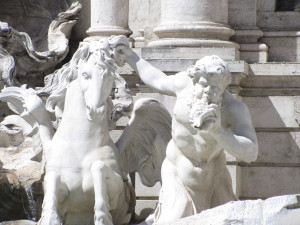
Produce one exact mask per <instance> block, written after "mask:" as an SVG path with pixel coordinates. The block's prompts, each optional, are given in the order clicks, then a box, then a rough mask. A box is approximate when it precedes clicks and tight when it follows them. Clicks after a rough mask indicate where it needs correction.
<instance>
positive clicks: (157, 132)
mask: <svg viewBox="0 0 300 225" xmlns="http://www.w3.org/2000/svg"><path fill="white" fill-rule="evenodd" d="M171 122H172V119H171V116H170V114H169V112H168V111H167V109H166V108H165V107H164V106H163V105H162V104H160V103H159V102H158V101H156V100H154V99H150V98H143V99H139V100H138V101H137V102H136V103H135V105H134V108H133V112H132V116H131V118H130V120H129V122H128V125H127V126H126V128H125V130H124V132H123V133H122V135H121V137H120V138H119V140H118V141H117V143H116V145H117V147H118V148H119V150H120V152H121V160H122V166H123V169H124V170H126V172H127V173H131V172H138V173H139V175H140V177H141V180H142V183H143V184H144V185H146V186H153V185H154V184H155V183H156V182H158V181H161V174H160V172H161V165H162V162H163V160H164V158H165V157H166V148H167V144H168V143H169V141H170V139H171Z"/></svg>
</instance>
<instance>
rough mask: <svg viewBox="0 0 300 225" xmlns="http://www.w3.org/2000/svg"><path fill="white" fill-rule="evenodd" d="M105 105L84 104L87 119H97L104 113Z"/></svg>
mask: <svg viewBox="0 0 300 225" xmlns="http://www.w3.org/2000/svg"><path fill="white" fill-rule="evenodd" d="M106 109H107V106H106V105H105V104H104V105H102V106H100V107H91V106H89V105H87V106H86V114H87V119H88V120H89V121H94V120H99V119H102V117H103V116H104V115H105V114H106Z"/></svg>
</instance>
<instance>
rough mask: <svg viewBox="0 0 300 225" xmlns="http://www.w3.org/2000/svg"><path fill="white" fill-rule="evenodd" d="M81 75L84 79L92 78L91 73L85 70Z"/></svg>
mask: <svg viewBox="0 0 300 225" xmlns="http://www.w3.org/2000/svg"><path fill="white" fill-rule="evenodd" d="M81 76H82V77H83V78H84V79H89V78H90V75H89V74H88V73H86V72H83V73H82V74H81Z"/></svg>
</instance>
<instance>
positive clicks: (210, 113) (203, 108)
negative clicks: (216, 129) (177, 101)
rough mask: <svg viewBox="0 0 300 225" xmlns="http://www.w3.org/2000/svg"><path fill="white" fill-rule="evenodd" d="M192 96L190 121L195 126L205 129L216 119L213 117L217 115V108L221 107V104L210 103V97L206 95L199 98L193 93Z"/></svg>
mask: <svg viewBox="0 0 300 225" xmlns="http://www.w3.org/2000/svg"><path fill="white" fill-rule="evenodd" d="M192 98H193V100H192V102H191V104H190V105H189V107H190V110H189V112H190V113H189V118H190V122H191V123H192V126H193V127H194V128H199V129H205V127H206V126H208V125H209V123H211V122H213V121H214V120H213V118H214V117H215V116H216V115H215V113H214V111H215V108H219V109H220V106H219V105H220V104H218V105H216V104H214V103H211V104H208V99H207V98H206V97H203V98H197V97H196V96H195V95H193V97H192Z"/></svg>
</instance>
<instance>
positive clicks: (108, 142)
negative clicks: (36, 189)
mask: <svg viewBox="0 0 300 225" xmlns="http://www.w3.org/2000/svg"><path fill="white" fill-rule="evenodd" d="M114 42H117V43H120V42H123V44H124V43H125V44H126V45H128V43H127V39H126V38H124V37H120V38H117V37H115V38H111V39H110V40H109V41H102V42H101V41H100V42H98V43H97V44H95V43H93V44H90V43H81V45H80V46H79V48H78V50H77V51H76V52H75V54H74V56H73V58H72V59H71V62H70V64H69V69H66V70H64V74H60V76H61V77H60V79H61V80H60V84H59V85H60V86H59V87H57V89H56V90H55V91H53V93H52V94H51V95H50V96H49V97H48V99H47V102H46V105H45V104H44V103H43V101H42V99H41V98H40V97H39V96H38V95H37V94H36V91H35V90H33V89H26V88H24V87H20V88H19V87H8V88H4V89H3V90H2V92H1V94H0V99H1V100H2V101H6V102H8V103H9V106H10V108H11V109H12V110H13V111H14V112H16V113H17V114H19V115H20V117H22V118H23V119H24V120H26V121H28V122H29V123H30V124H31V125H32V127H36V126H37V127H38V129H39V131H38V132H39V135H40V139H41V142H42V147H43V154H44V158H45V177H44V201H43V208H42V216H41V218H40V220H39V222H38V224H39V225H60V224H69V225H91V224H96V225H112V224H115V225H121V224H127V223H128V222H129V221H130V217H131V213H132V208H133V205H134V203H135V194H134V190H133V188H132V186H131V184H130V182H129V181H128V173H131V172H139V174H140V176H141V179H142V182H143V183H144V184H145V185H148V186H153V185H154V184H155V183H156V182H157V181H159V180H160V179H161V178H160V169H161V164H162V161H163V159H164V158H165V148H166V145H167V143H168V141H169V140H170V138H171V135H170V128H171V127H170V125H171V117H170V115H169V113H168V112H167V110H166V109H165V108H164V107H163V106H162V105H160V104H159V103H158V102H157V101H155V100H153V99H142V100H140V101H137V102H136V104H135V106H134V108H133V111H132V115H131V118H130V120H129V123H128V126H127V127H126V128H125V130H124V132H123V134H122V136H121V137H120V139H119V141H118V142H117V143H116V144H115V143H114V142H113V141H112V139H111V138H110V136H109V122H110V120H111V115H112V111H113V104H112V100H111V97H110V95H111V92H112V88H113V84H114V78H115V76H116V74H115V70H116V66H115V61H114V58H113V50H112V49H113V48H112V47H111V46H113V45H114ZM62 102H63V103H62ZM62 106H63V109H62V110H63V114H62V118H61V121H60V122H59V125H58V128H57V130H56V131H55V129H54V128H53V125H52V121H51V119H50V116H49V111H51V110H52V111H55V108H56V107H62Z"/></svg>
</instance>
